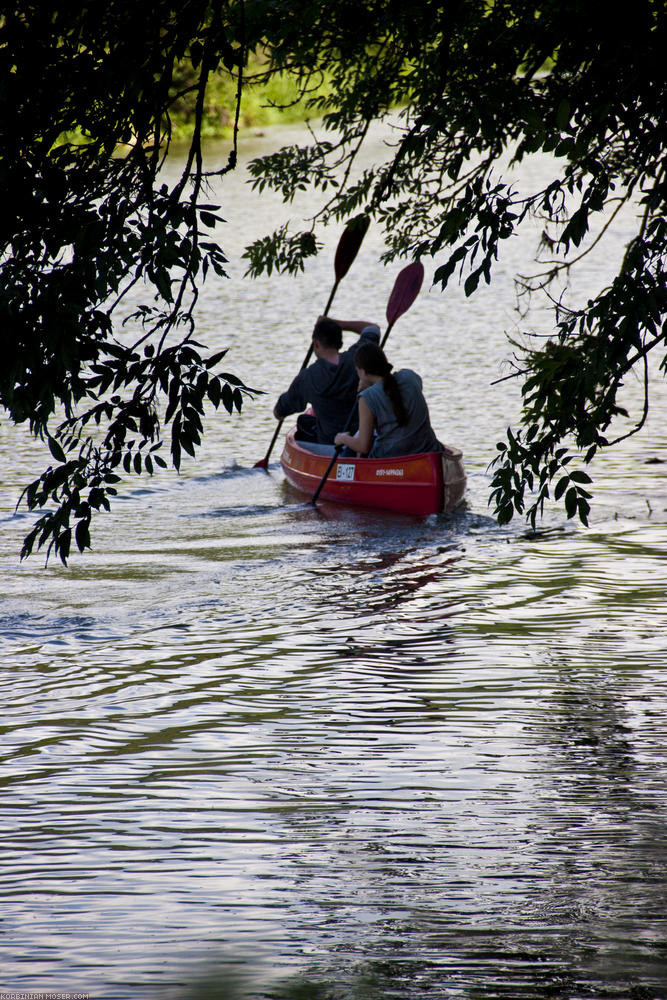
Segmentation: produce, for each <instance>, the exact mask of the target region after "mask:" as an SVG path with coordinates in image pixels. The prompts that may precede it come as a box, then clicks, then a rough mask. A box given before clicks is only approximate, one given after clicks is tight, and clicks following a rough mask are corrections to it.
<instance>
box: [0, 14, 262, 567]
mask: <svg viewBox="0 0 667 1000" xmlns="http://www.w3.org/2000/svg"><path fill="white" fill-rule="evenodd" d="M237 29H238V12H235V10H234V9H233V8H230V9H228V11H227V16H226V19H225V22H224V23H223V19H222V16H221V10H220V8H219V7H218V9H216V8H215V6H213V7H212V6H211V5H209V4H208V3H202V2H185V3H183V4H180V5H178V7H175V6H173V5H170V4H168V3H164V2H161V3H154V4H151V5H148V6H147V5H144V4H138V3H130V2H128V0H109V2H106V3H104V4H88V5H77V4H55V5H54V4H44V3H42V2H39V0H38V2H33V3H30V2H27V3H21V4H17V5H16V6H14V7H9V6H8V5H5V6H4V9H3V11H2V18H1V20H0V82H1V86H0V101H1V107H0V121H2V137H1V149H2V159H1V162H0V180H1V183H2V188H3V191H4V193H5V203H6V207H5V210H4V212H3V215H2V223H1V231H0V240H1V247H2V250H1V256H0V264H1V266H2V281H1V282H0V338H1V349H2V356H3V364H2V367H1V374H0V403H2V405H3V406H4V407H5V408H6V409H7V411H8V412H9V413H10V415H11V417H12V418H13V420H14V421H15V422H17V423H25V424H27V425H28V426H29V428H30V431H31V432H32V433H33V434H34V435H36V436H38V437H41V438H44V439H46V440H47V441H48V444H49V447H50V451H51V455H52V457H53V459H54V464H53V465H50V466H49V468H47V469H46V470H45V471H44V473H43V474H42V475H41V476H40V477H39V479H37V480H36V481H35V482H33V483H31V484H30V485H29V486H28V487H27V489H26V491H25V500H26V502H27V505H28V507H29V508H30V509H31V510H39V509H45V513H43V515H42V516H41V517H40V518H39V520H38V521H37V523H36V525H35V526H34V528H33V530H32V531H31V532H30V533H29V535H28V536H27V538H26V540H25V544H24V547H23V555H27V554H29V553H30V552H31V551H32V549H33V547H34V546H35V544H37V545H38V546H41V545H47V546H48V551H51V550H52V549H54V550H55V552H57V553H58V554H59V555H60V557H61V558H62V560H63V561H64V562H66V560H67V558H68V556H69V553H70V548H71V545H72V541H73V540H74V542H75V543H76V545H77V546H78V548H79V550H83V549H85V548H87V547H88V546H89V545H90V522H91V517H92V516H93V514H94V512H95V511H99V510H101V509H107V510H108V509H109V506H110V499H111V498H112V497H113V496H114V494H115V492H116V485H115V484H116V483H118V481H119V478H120V477H119V474H118V473H119V472H120V471H122V470H125V471H126V472H133V473H135V474H140V473H148V474H152V472H153V470H154V468H155V467H156V466H164V465H165V464H166V460H165V458H163V457H162V455H161V453H160V451H161V449H162V447H163V436H164V433H165V429H166V428H167V426H168V427H169V430H170V451H171V460H172V462H173V464H174V465H175V466H176V468H178V467H179V465H180V461H181V455H182V453H183V452H187V453H189V454H190V455H193V454H194V452H195V448H196V447H197V445H198V444H199V443H200V440H201V432H202V416H203V413H204V406H205V403H206V402H207V401H208V402H210V403H212V404H213V406H215V407H218V406H219V405H221V404H222V405H223V406H224V407H225V408H226V409H227V410H228V411H230V412H231V411H232V410H233V409H235V408H236V409H240V408H241V404H242V400H243V396H244V395H245V394H247V393H249V392H252V391H253V390H250V389H249V388H248V387H247V386H245V385H244V384H243V383H242V382H241V381H240V380H239V379H238V378H236V377H235V376H234V375H232V374H229V373H226V372H221V371H219V370H218V367H219V363H220V361H221V359H222V357H223V355H224V352H219V353H218V354H216V355H213V356H211V355H210V354H208V353H207V352H206V349H205V348H204V347H203V346H202V345H200V344H199V343H198V342H197V341H196V339H195V330H194V322H193V309H194V306H195V304H196V301H197V296H198V288H199V283H200V282H201V280H203V279H204V278H205V277H206V274H207V272H209V271H211V272H212V273H214V274H216V275H218V276H224V275H225V257H224V254H223V252H222V250H221V248H220V246H219V245H218V243H217V242H216V240H215V239H214V238H213V236H212V235H211V232H210V231H211V230H212V229H213V228H214V227H215V225H216V224H217V222H218V221H219V216H218V214H217V206H215V205H209V204H207V202H206V199H205V198H204V196H203V182H204V174H203V165H202V158H201V146H200V134H201V120H202V114H203V106H204V98H205V93H206V86H207V81H208V79H209V77H210V75H211V73H212V72H213V71H214V70H215V67H216V66H217V65H219V64H220V62H221V61H223V60H224V61H225V63H227V64H228V65H229V66H231V67H236V68H237V70H238V68H239V67H241V66H242V65H243V63H244V61H245V58H246V56H245V50H244V47H243V44H242V31H240V30H237ZM239 38H241V41H239V40H238V39H239ZM183 60H188V61H189V62H190V64H191V67H192V70H191V74H190V76H191V80H192V82H191V83H190V84H189V88H190V90H191V91H192V92H193V93H194V97H195V106H196V115H195V122H194V128H193V137H192V142H191V147H190V153H189V157H188V160H187V164H186V167H185V170H184V172H183V175H182V177H181V178H180V180H179V181H178V183H176V184H175V186H174V187H173V188H172V189H168V188H167V186H165V185H163V184H160V183H159V178H158V171H159V167H160V165H161V163H162V160H163V158H164V156H165V154H166V150H167V149H168V144H169V134H170V117H169V111H170V108H171V106H172V104H173V102H174V101H175V100H177V99H178V97H179V91H178V89H177V86H176V84H175V82H174V79H176V83H178V80H179V75H178V73H177V72H176V70H177V68H178V66H179V65H181V64H182V61H183ZM175 74H176V77H175V76H174V75H175ZM234 157H235V153H234V150H232V154H231V157H230V166H233V163H234ZM140 289H141V290H142V293H143V295H144V296H145V300H144V301H143V302H142V303H141V304H140V305H138V306H137V307H136V308H135V310H134V314H133V315H132V316H131V317H130V319H129V321H127V322H126V324H125V327H121V326H120V324H118V323H115V322H114V317H115V316H116V315H117V314H118V312H119V307H120V306H121V304H123V303H124V302H125V300H126V299H127V296H128V293H130V291H131V290H134V291H135V293H136V292H137V291H138V290H140Z"/></svg>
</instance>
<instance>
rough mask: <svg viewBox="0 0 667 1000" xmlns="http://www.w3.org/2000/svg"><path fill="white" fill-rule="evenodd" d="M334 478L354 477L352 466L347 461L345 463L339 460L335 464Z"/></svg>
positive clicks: (348, 478)
mask: <svg viewBox="0 0 667 1000" xmlns="http://www.w3.org/2000/svg"><path fill="white" fill-rule="evenodd" d="M336 479H345V480H351V479H354V466H353V465H350V463H349V462H346V463H345V464H342V463H341V462H339V463H338V465H337V466H336Z"/></svg>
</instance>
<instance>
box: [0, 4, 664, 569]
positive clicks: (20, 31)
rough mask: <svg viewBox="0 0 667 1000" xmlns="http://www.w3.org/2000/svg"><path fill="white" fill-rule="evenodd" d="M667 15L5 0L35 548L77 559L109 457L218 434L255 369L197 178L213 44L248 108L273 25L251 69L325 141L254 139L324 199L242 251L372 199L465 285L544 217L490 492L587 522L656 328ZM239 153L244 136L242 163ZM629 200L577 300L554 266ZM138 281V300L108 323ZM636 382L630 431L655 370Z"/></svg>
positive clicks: (10, 176) (14, 331)
mask: <svg viewBox="0 0 667 1000" xmlns="http://www.w3.org/2000/svg"><path fill="white" fill-rule="evenodd" d="M665 22H666V15H665V9H664V5H663V4H660V3H658V2H657V0H637V2H635V3H634V4H632V5H631V6H630V7H626V8H618V7H615V8H611V7H609V5H607V4H604V5H603V4H602V3H601V2H599V0H591V2H590V3H587V4H581V3H578V2H576V3H575V0H558V2H556V0H547V2H546V3H540V4H535V3H531V2H529V0H507V2H503V0H414V2H413V3H410V4H406V3H404V2H402V0H369V2H367V3H364V4H358V3H352V2H351V0H338V2H337V3H335V4H333V3H330V2H324V0H232V2H220V0H213V2H204V0H183V2H182V3H181V4H180V5H178V6H174V5H172V4H170V3H168V2H165V0H157V2H155V3H153V4H151V5H149V6H146V5H142V4H138V3H136V2H132V3H130V2H129V0H106V2H105V3H104V4H92V5H79V6H77V5H71V4H62V3H57V2H56V3H53V4H44V3H41V2H39V0H33V2H26V3H22V4H15V5H13V6H10V5H4V6H3V9H2V10H0V83H1V86H0V102H1V108H0V111H1V116H0V121H1V122H2V125H1V126H0V127H1V128H2V136H1V139H0V142H1V145H0V149H1V150H2V158H1V161H0V171H1V174H0V177H1V179H2V181H3V185H4V191H5V199H6V204H7V207H6V210H5V211H4V212H3V216H2V223H1V233H0V235H1V247H2V250H1V252H0V266H2V282H1V283H0V318H1V321H2V322H1V323H0V337H1V338H2V351H3V366H2V369H1V374H0V403H1V404H2V405H3V406H4V407H5V408H6V409H7V411H8V412H9V414H10V415H11V417H12V418H13V419H14V420H15V421H16V422H25V423H26V424H27V425H28V426H29V428H30V430H31V432H32V433H33V434H36V435H38V436H41V437H43V438H45V439H46V440H47V441H48V442H49V445H50V448H51V454H52V456H53V459H54V463H55V464H54V465H52V466H50V467H49V468H48V469H47V470H46V471H45V472H44V473H43V474H42V476H40V478H39V479H38V480H36V481H35V482H34V483H32V484H31V485H30V486H29V487H28V489H27V491H26V500H27V503H28V506H29V507H30V508H31V509H42V508H45V509H46V512H45V513H44V514H43V516H42V517H41V518H40V520H39V521H38V523H37V525H36V526H35V528H34V530H33V531H32V532H31V533H30V535H29V536H28V538H27V539H26V543H25V546H24V554H27V553H29V552H30V551H31V549H32V548H33V547H34V545H35V544H37V545H42V544H45V545H48V546H49V547H50V548H51V547H52V548H54V549H55V551H56V552H57V553H58V554H59V555H60V556H61V558H63V560H66V559H67V557H68V553H69V550H70V546H71V542H72V535H73V536H74V540H75V542H76V544H77V546H78V548H79V549H81V550H83V549H85V548H86V547H87V546H88V545H89V539H90V532H89V529H90V521H91V516H92V514H93V512H94V511H95V510H99V509H103V508H108V507H109V503H110V498H111V497H113V495H114V492H115V489H116V486H115V484H116V483H117V481H118V473H119V472H120V471H121V470H125V471H126V472H135V473H139V472H148V473H150V472H151V471H152V469H153V468H154V464H161V463H162V462H164V461H165V459H164V458H162V456H161V455H160V450H161V448H162V445H163V440H162V438H163V433H164V429H165V427H166V426H167V425H169V426H170V432H171V433H170V450H171V458H172V461H173V463H174V464H175V465H176V467H178V465H179V463H180V459H181V454H182V452H183V451H185V452H188V453H190V454H193V453H194V451H195V449H196V446H197V445H198V443H199V441H200V438H201V431H202V419H201V418H202V414H203V408H204V403H205V401H206V400H207V399H208V400H210V401H211V402H212V403H213V405H215V406H218V405H219V404H222V405H224V406H225V407H226V408H227V409H228V410H231V409H232V408H233V407H237V408H240V406H241V402H242V398H243V396H244V394H247V393H249V392H252V391H253V390H251V389H249V388H248V387H247V386H244V385H243V384H241V383H240V382H239V380H238V379H235V378H234V376H233V375H231V374H229V373H224V372H218V371H217V366H218V364H219V362H220V360H221V358H220V356H215V355H214V356H209V355H208V353H207V351H206V348H204V347H203V346H202V345H200V344H198V343H197V342H196V340H195V331H194V324H193V309H194V306H195V304H196V301H197V295H198V289H199V287H200V284H201V282H202V281H203V280H204V279H205V278H206V275H207V273H210V272H213V273H214V274H216V275H224V273H225V271H224V268H225V257H224V254H223V251H222V249H221V248H220V246H219V245H218V243H217V242H216V240H215V239H214V237H213V235H212V234H211V232H210V230H211V229H212V228H213V227H214V226H215V223H216V222H217V221H218V215H217V206H215V205H209V204H207V203H206V201H205V199H204V197H203V191H204V183H205V179H206V172H205V169H204V165H203V159H202V148H201V134H202V120H203V116H204V109H205V105H206V93H207V87H208V86H209V82H210V80H211V77H212V74H214V73H215V72H216V69H217V68H218V67H220V66H225V67H226V68H227V70H229V71H231V72H232V73H233V74H234V75H235V77H236V80H237V95H236V101H235V106H234V108H233V109H232V111H233V113H232V115H231V117H232V119H233V120H234V121H235V122H236V123H237V124H238V121H239V113H240V106H241V95H242V92H243V83H244V76H245V73H246V67H247V65H248V60H249V56H250V53H252V52H254V51H256V50H257V49H258V47H261V49H262V52H263V60H264V61H263V63H262V66H263V67H265V68H262V70H261V73H260V77H264V78H265V79H268V78H271V77H272V76H273V75H277V74H280V75H281V76H282V77H283V78H284V77H285V76H287V77H290V78H291V79H292V80H293V81H294V83H295V85H296V90H297V92H298V93H300V94H301V97H302V100H304V101H305V103H306V104H307V106H308V108H309V113H310V114H311V115H312V116H313V117H318V118H321V124H320V125H318V135H319V137H318V135H316V134H315V133H313V139H312V142H311V143H310V144H309V145H307V146H292V147H287V148H285V149H283V150H280V151H278V152H276V153H275V154H273V155H272V156H268V157H265V158H263V159H260V160H257V161H256V162H254V164H253V165H252V172H253V176H254V183H255V185H256V187H257V188H258V189H260V190H261V189H263V188H265V187H271V188H274V189H276V190H278V191H280V192H281V193H282V196H283V197H284V198H285V199H286V200H288V201H289V200H290V199H291V198H292V197H293V196H294V194H295V192H297V191H299V190H303V189H304V188H313V189H315V190H316V191H318V192H321V195H322V201H321V208H320V210H319V212H318V214H317V216H316V217H315V219H313V220H311V221H310V222H309V223H308V224H307V225H306V228H305V229H304V230H302V231H301V232H292V231H291V230H290V229H288V228H287V227H283V228H282V229H281V230H280V231H278V232H276V233H273V234H269V235H267V236H266V237H264V238H263V239H260V240H258V241H257V242H256V243H255V244H253V245H252V246H250V247H249V248H248V250H247V259H248V269H249V271H250V273H251V274H257V273H260V272H262V271H270V270H271V269H272V268H277V269H279V270H286V271H291V272H294V271H297V270H298V269H299V268H301V267H303V262H304V260H305V258H306V257H308V256H310V255H312V254H313V253H316V252H317V249H318V245H319V241H318V238H317V233H318V227H319V226H321V225H323V224H325V223H327V222H330V221H335V222H337V223H340V222H342V221H345V220H347V219H348V218H349V217H351V216H355V215H358V214H359V213H360V212H364V213H366V214H367V215H368V216H369V217H370V218H372V219H373V220H374V221H375V223H376V225H378V226H381V227H383V229H384V232H385V234H386V242H387V250H386V253H385V255H384V259H385V260H391V259H393V258H395V257H397V256H407V257H414V258H419V257H423V256H431V257H433V258H434V259H435V261H436V265H437V266H436V270H435V281H436V283H438V284H440V285H441V287H442V288H443V289H444V288H445V287H446V286H447V284H448V282H449V281H451V280H452V279H456V278H458V279H459V280H463V281H464V288H465V292H466V294H467V295H471V294H473V293H474V292H475V290H476V288H477V287H478V285H479V283H480V282H481V281H482V280H483V281H485V282H489V281H490V280H491V275H492V271H493V268H494V266H495V263H496V261H497V259H498V257H499V255H500V254H501V251H502V246H503V243H504V241H506V240H507V239H508V238H509V237H511V235H512V234H513V233H514V232H516V231H517V229H518V228H519V227H520V226H522V225H524V224H525V223H526V222H527V221H528V220H532V219H534V218H535V217H538V218H539V219H540V220H541V222H542V228H543V240H542V244H543V247H544V248H545V250H546V262H545V263H544V266H543V267H542V268H541V272H540V273H538V274H534V275H532V276H530V277H524V278H523V279H522V291H523V292H525V294H526V295H528V296H530V295H531V294H534V293H535V292H538V291H539V292H541V293H543V294H546V295H547V296H549V295H550V296H551V297H552V304H553V310H554V316H553V325H552V327H551V328H550V329H549V330H546V331H542V336H540V337H533V338H523V339H522V341H521V343H519V342H517V343H516V344H515V349H516V352H517V353H516V355H515V361H514V364H515V372H514V375H515V376H516V377H518V378H521V379H522V393H523V415H522V425H521V427H520V428H519V429H518V430H516V431H514V430H512V429H510V430H508V434H507V439H506V441H504V442H502V443H501V444H499V446H498V449H499V450H498V456H497V459H496V464H495V472H494V476H493V481H492V491H493V493H492V496H493V500H494V501H495V505H496V512H497V514H498V517H499V520H500V521H503V522H504V521H507V520H509V519H510V518H511V517H512V516H513V514H514V513H515V512H520V513H523V514H526V515H527V516H528V517H529V518H530V519H531V520H532V522H533V524H534V523H535V519H536V517H537V516H538V514H539V512H540V511H541V509H542V507H543V504H544V502H545V500H546V499H547V498H548V497H550V496H555V498H556V499H559V500H560V499H562V500H563V502H564V504H565V508H566V511H567V513H568V515H570V516H574V515H578V516H579V517H580V518H581V519H582V520H583V521H584V522H585V521H586V518H587V515H588V511H589V504H588V501H589V499H590V494H589V492H588V491H587V487H588V485H589V476H588V474H587V473H586V472H585V471H583V470H582V469H581V468H575V467H574V466H573V462H575V459H576V458H577V457H580V458H581V459H582V460H583V463H584V464H586V463H588V462H590V461H591V460H592V458H593V456H594V455H595V454H596V453H597V452H598V451H600V449H604V448H606V447H608V446H610V445H611V444H612V443H613V438H612V436H611V434H610V427H611V424H612V422H613V421H614V420H615V418H617V417H619V416H623V410H622V406H621V403H620V401H619V391H620V389H621V386H622V384H623V380H624V378H625V377H626V376H627V375H628V373H629V372H630V371H631V370H634V369H635V368H637V367H639V368H642V367H644V366H646V365H647V358H648V356H649V354H650V352H651V351H652V350H653V349H654V348H656V347H658V348H659V349H660V348H662V347H663V345H664V341H665V325H664V316H665V305H666V293H667V290H666V286H665V272H664V251H665V243H666V236H667V232H666V226H667V223H666V222H665V216H666V212H665V201H666V194H667V177H666V170H665V167H666V161H665V155H666V154H665V124H664V108H665V106H666V105H667V101H666V97H667V94H666V90H667V87H666V80H665V75H666V74H665V60H664V51H665V42H666V41H667V39H666V34H667V32H666V30H665ZM184 61H185V63H187V64H188V69H187V73H184V72H183V66H184ZM324 81H329V82H330V83H331V85H328V86H326V87H323V86H322V84H323V82H324ZM183 89H186V90H187V91H188V92H189V93H190V94H191V95H193V96H194V108H195V114H194V123H193V134H192V141H191V144H190V150H189V155H188V158H187V163H186V167H185V170H184V172H183V175H182V177H181V178H180V180H179V181H178V182H177V183H176V184H175V186H174V187H173V188H172V189H168V188H167V187H165V186H162V185H161V183H160V180H159V167H160V164H161V162H162V160H163V158H164V156H165V155H166V153H167V151H168V148H169V138H170V126H171V123H170V111H171V109H172V108H173V107H174V106H175V103H176V102H179V101H182V99H183V93H182V91H183ZM190 103H191V104H192V102H190ZM388 118H390V119H391V121H392V122H393V123H394V128H395V143H394V145H393V146H392V147H389V148H388V150H387V157H386V159H385V160H384V161H383V162H381V163H377V164H376V165H375V167H374V168H373V169H370V170H364V171H359V170H358V169H357V157H358V154H359V150H360V149H361V148H362V146H363V144H364V142H365V141H366V140H367V137H368V133H369V129H370V127H371V125H372V123H373V122H374V121H377V120H382V119H388ZM235 138H236V130H235ZM544 153H548V154H549V155H550V156H551V157H552V158H553V162H554V170H553V175H552V177H551V179H550V181H549V183H548V184H547V185H546V186H545V187H544V189H543V190H540V191H537V192H535V191H523V190H521V189H520V188H519V187H518V186H517V185H516V183H515V182H512V181H511V180H510V179H509V178H508V175H507V169H508V165H509V166H511V165H512V164H520V163H521V162H522V161H524V160H526V159H528V158H529V157H531V156H534V155H541V154H544ZM235 160H236V152H235V141H234V144H233V147H232V151H231V154H230V160H229V164H228V166H227V168H225V169H231V168H232V167H233V166H234V164H235ZM223 172H224V171H223ZM628 202H633V203H636V204H637V206H638V208H639V211H640V218H639V220H638V225H637V232H636V234H635V237H634V239H633V240H632V241H631V243H630V245H629V246H628V249H627V253H626V255H625V259H624V261H623V264H622V267H621V268H620V269H619V271H618V274H617V276H616V277H615V278H614V280H613V281H612V282H611V284H610V285H609V286H608V287H607V288H604V289H601V290H600V291H599V293H598V294H597V295H596V296H595V297H594V298H592V299H590V300H589V301H587V302H586V303H583V304H576V303H575V304H571V303H569V302H566V301H565V300H564V299H563V298H562V297H561V296H560V294H557V293H556V292H555V291H553V289H554V288H555V287H556V285H557V283H558V281H559V279H560V278H561V277H562V276H563V275H567V273H568V272H569V271H570V269H572V268H574V267H576V264H577V261H578V260H580V259H581V257H582V255H584V254H586V253H588V252H591V251H594V250H595V248H596V244H597V242H598V239H599V238H600V231H602V233H604V229H605V227H606V226H608V225H613V219H614V215H615V213H616V212H617V211H618V210H619V209H620V208H621V207H622V206H623V205H624V204H626V203H628ZM139 287H145V289H146V301H145V302H143V303H142V304H141V305H140V306H138V307H137V308H136V309H135V312H134V315H133V316H132V317H131V319H130V321H129V324H128V325H126V327H124V328H123V329H118V328H117V326H118V324H117V323H116V322H115V317H116V315H117V314H118V311H119V307H120V306H121V303H124V302H125V300H126V298H127V296H128V293H129V292H130V290H134V291H133V294H135V293H136V290H137V289H138V288H139ZM661 367H662V369H663V371H664V368H665V359H664V356H663V358H662V361H661ZM645 387H646V395H645V402H644V407H643V411H642V412H641V413H639V414H636V415H634V425H633V426H634V429H638V428H639V427H641V425H642V423H643V421H644V420H645V416H646V412H647V409H648V401H649V396H648V392H649V379H648V377H646V378H645Z"/></svg>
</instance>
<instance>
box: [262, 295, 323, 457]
mask: <svg viewBox="0 0 667 1000" xmlns="http://www.w3.org/2000/svg"><path fill="white" fill-rule="evenodd" d="M339 284H340V278H337V279H336V282H335V284H334V286H333V288H332V289H331V295H330V296H329V301H328V302H327V304H326V308H325V310H324V312H323V313H322V315H323V316H328V315H329V309H331V303H332V302H333V299H334V295H335V294H336V290H337V288H338V285H339ZM312 353H313V344H312V341H311V344H310V347H309V348H308V350H307V352H306V356H305V358H304V359H303V364H302V365H301V371H303V369H304V368H305V367H306V366H307V365H308V362H309V361H310V359H311V356H312ZM283 419H284V418H283ZM282 425H283V421H282V420H279V421H278V423H277V424H276V429H275V431H274V432H273V437H272V438H271V443H270V445H269V447H268V449H267V452H266V455H265V456H264V458H263V459H262V460H261V461H260V462H257V465H256V466H255V468H263V469H265V468H266V467H267V465H268V464H269V455H270V454H271V452H272V451H273V446H274V444H275V443H276V441H277V439H278V435H279V434H280V428H281V427H282Z"/></svg>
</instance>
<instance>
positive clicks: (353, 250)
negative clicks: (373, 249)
mask: <svg viewBox="0 0 667 1000" xmlns="http://www.w3.org/2000/svg"><path fill="white" fill-rule="evenodd" d="M370 221H371V220H370V219H369V218H368V216H367V215H357V216H355V217H354V219H350V221H349V222H348V224H347V225H346V227H345V229H344V230H343V232H342V233H341V237H340V239H339V241H338V246H337V247H336V256H335V257H334V273H335V275H336V281H340V280H341V278H344V277H345V275H346V274H347V272H348V271H349V270H350V266H351V264H352V261H353V260H354V258H355V257H356V256H357V253H358V252H359V247H360V246H361V244H362V243H363V241H364V236H365V235H366V231H367V229H368V226H369V223H370Z"/></svg>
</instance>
